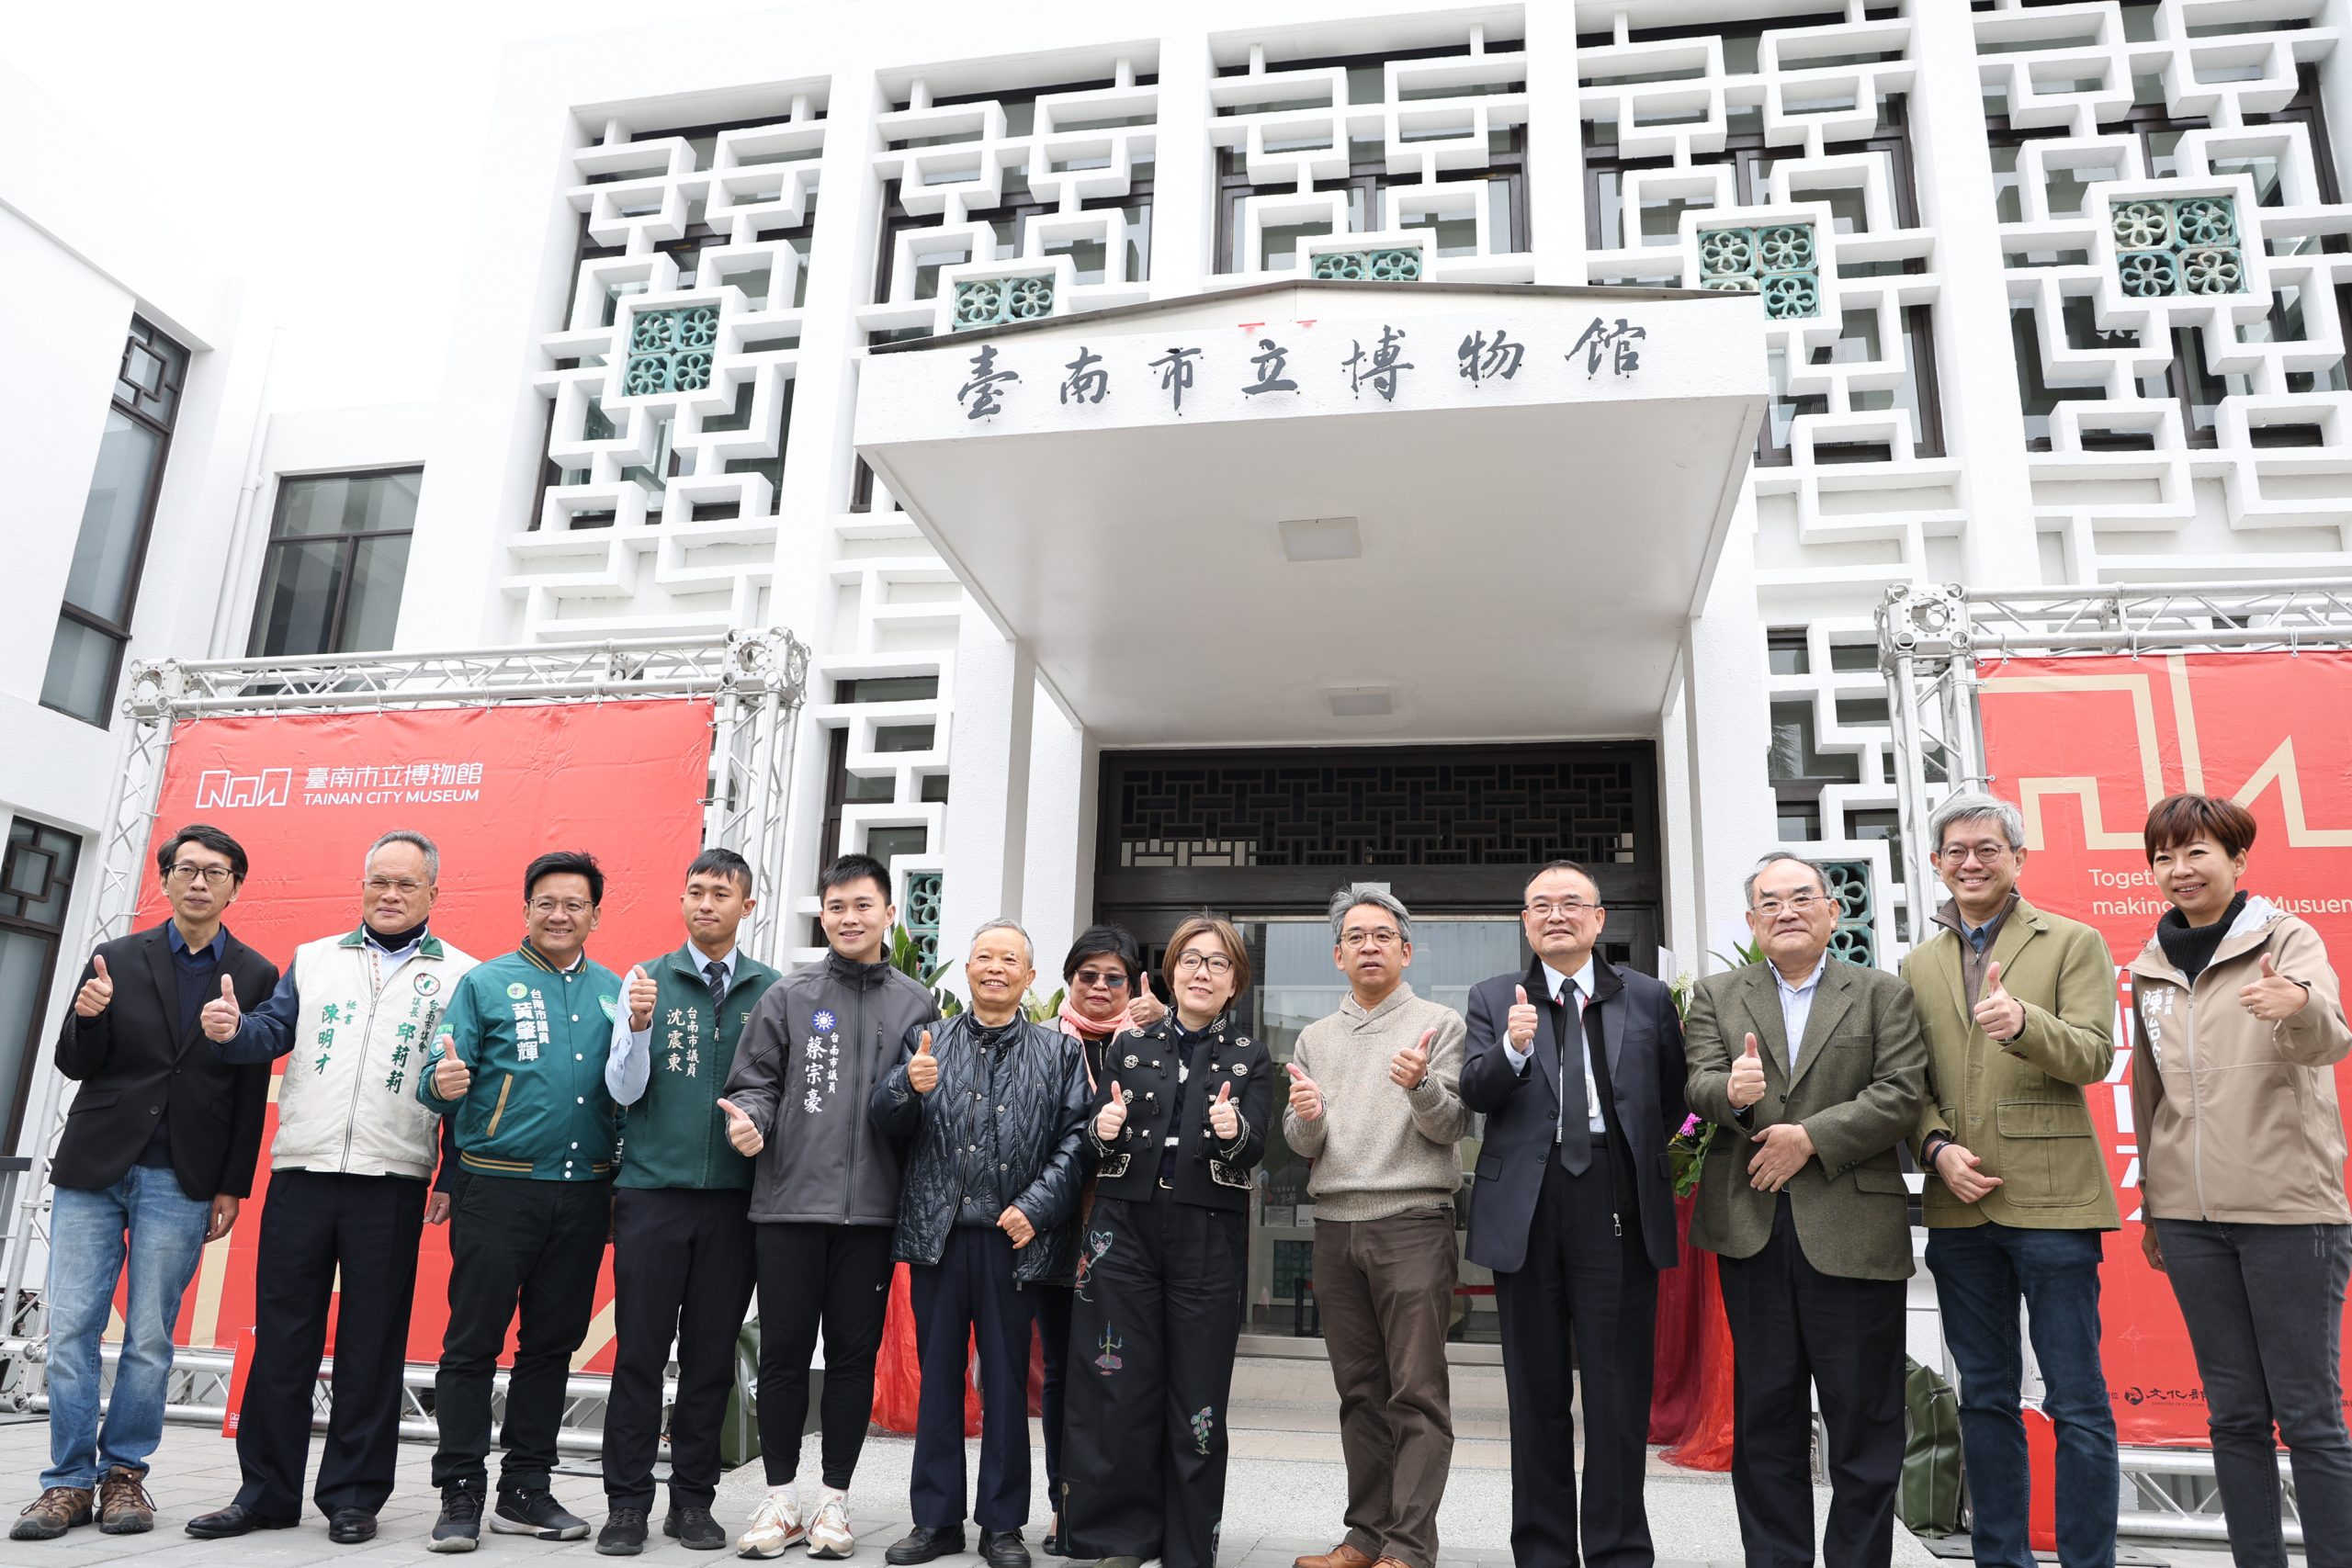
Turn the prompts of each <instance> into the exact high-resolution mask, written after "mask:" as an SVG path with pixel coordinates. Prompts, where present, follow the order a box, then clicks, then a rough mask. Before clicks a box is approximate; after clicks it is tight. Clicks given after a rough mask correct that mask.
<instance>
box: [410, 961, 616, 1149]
mask: <svg viewBox="0 0 2352 1568" xmlns="http://www.w3.org/2000/svg"><path fill="white" fill-rule="evenodd" d="M620 995H621V982H620V976H617V975H616V974H614V973H613V972H612V971H611V970H609V969H607V968H605V966H604V965H603V964H598V963H596V962H594V960H592V959H590V958H588V957H587V956H586V955H584V954H582V955H581V956H580V957H579V958H578V959H576V960H575V961H574V962H573V964H571V967H569V968H563V969H559V968H557V967H556V966H555V965H554V964H550V963H548V960H547V959H546V958H545V957H544V956H542V955H541V954H540V953H539V952H538V951H537V949H536V948H534V947H533V946H532V945H531V944H530V943H529V942H525V943H524V944H523V945H522V946H521V947H519V948H517V949H516V950H515V952H513V953H507V954H505V955H504V956H503V957H499V958H493V959H491V960H489V961H488V962H486V963H483V964H477V965H475V966H474V967H473V968H472V969H469V970H468V971H467V972H466V974H465V976H463V977H462V978H460V979H459V980H458V983H457V985H456V986H455V987H453V988H452V990H451V992H450V996H449V1007H448V1010H447V1011H446V1012H445V1013H443V1014H442V1016H441V1027H440V1030H439V1032H437V1033H436V1034H435V1037H434V1041H433V1049H432V1050H431V1051H430V1052H428V1053H427V1054H426V1057H425V1070H424V1072H421V1073H419V1074H418V1075H417V1076H416V1098H417V1099H418V1100H420V1101H422V1102H423V1103H424V1105H426V1106H428V1107H430V1108H431V1109H433V1110H434V1111H439V1112H441V1113H443V1114H444V1115H450V1114H454V1115H455V1117H456V1133H457V1141H458V1165H460V1166H461V1167H463V1168H465V1169H467V1170H469V1171H474V1172H481V1173H486V1174H489V1175H492V1176H519V1177H529V1178H531V1179H535V1180H540V1181H601V1180H603V1179H606V1178H607V1177H609V1176H611V1175H612V1172H613V1161H614V1154H615V1150H616V1146H617V1145H618V1143H619V1134H620V1119H619V1116H618V1114H617V1112H616V1109H615V1107H614V1104H613V1099H612V1096H611V1094H610V1093H609V1092H608V1091H607V1090H606V1089H605V1055H606V1053H607V1051H608V1049H609V1046H610V1043H611V1041H612V1032H613V1021H614V1020H615V1019H616V1018H618V1017H619V1016H620V1011H621V1008H620ZM452 1053H454V1054H455V1055H457V1056H458V1058H459V1059H461V1060H462V1061H464V1063H465V1064H466V1066H467V1068H468V1070H469V1071H470V1072H471V1073H472V1075H473V1081H472V1084H471V1085H470V1087H469V1089H468V1090H467V1092H466V1093H465V1094H464V1096H463V1097H461V1098H459V1099H458V1100H444V1099H442V1098H441V1096H440V1095H439V1094H438V1093H437V1092H435V1088H434V1082H433V1077H434V1075H433V1069H434V1068H435V1066H439V1064H440V1062H441V1059H442V1057H443V1056H445V1055H450V1054H452Z"/></svg>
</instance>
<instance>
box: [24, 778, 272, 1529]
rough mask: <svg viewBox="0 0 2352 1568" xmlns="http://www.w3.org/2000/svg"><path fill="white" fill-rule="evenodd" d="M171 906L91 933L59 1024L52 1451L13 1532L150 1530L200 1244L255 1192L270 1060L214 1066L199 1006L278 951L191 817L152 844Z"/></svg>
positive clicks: (220, 853) (259, 973)
mask: <svg viewBox="0 0 2352 1568" xmlns="http://www.w3.org/2000/svg"><path fill="white" fill-rule="evenodd" d="M155 869H156V871H157V873H158V874H160V875H161V876H162V878H163V884H164V898H165V899H166V900H167V901H168V902H169V903H170V905H171V908H172V918H171V919H168V920H166V921H164V923H163V924H162V925H159V926H156V927H154V928H153V929H152V930H149V931H134V932H133V933H131V934H130V936H127V937H122V938H119V939H118V940H117V941H114V942H102V943H100V944H99V946H98V950H97V952H96V953H95V954H93V955H92V957H91V959H90V965H89V967H88V968H87V969H85V970H84V971H83V976H82V988H81V990H80V991H79V992H78V993H77V994H76V995H75V997H74V1007H73V1010H72V1011H71V1012H69V1013H68V1014H67V1016H66V1019H65V1026H64V1028H63V1029H62V1031H60V1032H59V1034H58V1037H57V1070H58V1071H59V1072H61V1073H63V1074H64V1075H65V1076H66V1077H69V1078H73V1079H74V1080H75V1081H77V1082H78V1083H80V1084H81V1086H82V1088H81V1092H80V1093H78V1094H77V1095H75V1096H74V1105H73V1108H72V1109H71V1110H70V1111H68V1112H67V1113H66V1118H65V1133H64V1135H63V1136H62V1138H60V1139H59V1140H58V1145H57V1155H56V1158H55V1159H54V1160H53V1161H52V1162H51V1170H50V1175H51V1181H52V1182H53V1183H54V1184H55V1186H56V1190H57V1191H56V1197H55V1200H54V1204H53V1207H52V1210H51V1220H50V1242H49V1402H50V1403H49V1453H50V1467H49V1469H48V1470H46V1471H44V1472H42V1474H41V1480H40V1484H41V1494H40V1497H38V1498H37V1499H35V1500H34V1501H33V1503H32V1504H31V1505H29V1506H28V1507H26V1509H25V1510H24V1512H23V1513H22V1514H20V1515H19V1516H17V1523H16V1526H15V1528H14V1529H11V1530H10V1532H9V1534H10V1536H11V1538H12V1539H14V1540H49V1539H51V1538H52V1537H55V1536H61V1535H63V1534H64V1533H65V1532H66V1531H67V1530H69V1529H73V1528H74V1526H76V1525H85V1524H88V1523H89V1522H90V1519H91V1517H92V1513H93V1509H92V1493H93V1492H94V1491H95V1492H96V1494H97V1497H96V1517H97V1520H98V1528H99V1529H102V1530H104V1531H105V1532H106V1533H107V1534H108V1535H134V1534H138V1533H140V1532H141V1531H144V1530H149V1529H153V1528H154V1525H155V1505H154V1503H153V1500H152V1499H151V1498H150V1497H149V1496H148V1495H147V1488H146V1478H147V1460H148V1456H149V1455H150V1454H152V1453H153V1452H154V1451H155V1444H156V1443H157V1441H158V1440H159V1439H160V1438H162V1436H163V1428H164V1383H165V1382H166V1380H167V1379H168V1378H169V1376H170V1373H171V1370H172V1325H173V1324H174V1323H175V1321H177V1319H178V1317H179V1311H180V1298H181V1297H182V1296H183V1295H185V1294H186V1293H187V1286H188V1281H189V1280H191V1279H192V1278H194V1277H195V1274H196V1267H197V1261H198V1258H200V1257H201V1256H202V1254H203V1251H204V1247H205V1244H206V1243H208V1242H211V1241H217V1240H219V1239H220V1237H222V1236H224V1235H228V1234H229V1227H230V1226H232V1225H233V1224H236V1222H237V1207H238V1203H239V1201H241V1200H243V1198H244V1197H245V1196H246V1195H247V1194H249V1193H250V1192H252V1190H253V1179H254V1159H255V1157H256V1156H259V1155H260V1153H261V1133H262V1113H263V1110H264V1107H265V1105H266V1101H267V1100H268V1098H269V1067H268V1066H267V1064H266V1063H265V1064H257V1065H254V1066H242V1067H231V1066H222V1065H221V1063H220V1061H219V1060H218V1059H216V1058H215V1056H214V1055H213V1053H212V1050H211V1048H210V1047H209V1046H208V1045H207V1044H206V1043H204V1040H203V1038H202V1031H201V1030H200V1028H199V1027H198V1018H199V1015H200V1014H201V1013H202V1010H203V1008H204V1004H205V1003H206V1002H207V1001H209V1000H212V999H215V998H220V997H224V996H226V997H232V998H235V1000H236V1002H237V1005H238V1006H239V1007H241V1008H244V1009H252V1008H257V1007H259V1006H260V1005H261V1004H262V1003H263V1002H265V1001H266V1000H268V999H269V994H270V992H271V991H272V990H273V989H274V988H276V987H277V965H275V964H271V963H270V962H269V961H268V960H267V959H266V958H264V957H263V956H262V955H261V954H259V953H255V952H254V951H253V950H252V949H251V948H249V947H247V946H245V945H244V943H243V942H239V941H238V940H237V939H236V938H235V937H233V936H231V935H230V934H229V932H228V930H227V929H226V928H225V927H223V926H222V925H221V923H220V919H221V916H222V915H224V914H226V913H227V912H228V908H229V906H230V905H231V904H232V903H234V902H235V901H236V897H237V893H238V890H239V889H240V888H242V887H243V886H244V881H245V869H246V863H245V852H244V850H243V847H241V846H240V845H239V844H238V842H237V840H234V839H232V838H231V837H229V835H228V834H226V833H224V832H222V831H220V829H218V828H210V827H206V826H204V825H203V824H201V823H192V824H190V825H189V826H187V827H186V828H183V829H180V830H179V831H178V832H176V833H175V834H173V835H172V837H171V840H170V841H169V842H167V843H165V844H164V847H163V848H162V849H161V850H159V851H157V852H156V855H155ZM126 1265H127V1266H128V1269H129V1272H130V1295H129V1298H128V1301H127V1304H126V1308H125V1311H124V1314H123V1339H122V1359H121V1361H120V1363H119V1366H118V1367H117V1369H116V1372H115V1381H114V1390H113V1394H112V1397H111V1398H109V1399H108V1400H107V1407H106V1424H105V1426H104V1427H100V1426H99V1423H98V1367H99V1362H98V1336H99V1335H100V1334H101V1333H102V1332H103V1331H104V1330H105V1328H106V1326H107V1314H108V1312H109V1311H110V1310H111V1308H112V1306H113V1304H114V1290H115V1282H116V1280H119V1278H120V1277H121V1276H122V1274H123V1272H124V1269H125V1268H126Z"/></svg>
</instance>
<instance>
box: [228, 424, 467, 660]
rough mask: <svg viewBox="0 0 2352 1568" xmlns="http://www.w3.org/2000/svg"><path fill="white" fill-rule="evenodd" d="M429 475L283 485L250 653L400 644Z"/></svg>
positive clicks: (329, 478) (409, 471)
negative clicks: (411, 553) (413, 544)
mask: <svg viewBox="0 0 2352 1568" xmlns="http://www.w3.org/2000/svg"><path fill="white" fill-rule="evenodd" d="M423 481H424V469H422V468H402V469H399V470H397V471H394V472H390V473H375V474H323V475H318V476H313V477H307V478H302V479H281V480H280V481H279V482H278V486H277V517H276V520H275V521H274V522H273V523H272V525H271V526H270V542H269V553H268V555H267V557H266V558H265V559H264V561H263V564H262V573H261V596H260V599H259V600H258V602H257V603H256V604H255V605H254V625H253V632H252V634H251V636H250V637H248V638H247V640H246V648H245V651H246V652H247V653H249V654H253V655H257V656H263V657H293V656H299V655H302V654H313V653H359V652H366V651H368V650H371V649H386V648H390V647H391V646H392V632H393V628H394V627H395V626H397V625H398V623H399V621H400V614H401V586H402V584H403V583H404V582H405V581H406V579H407V576H408V547H409V539H410V536H412V534H413V532H414V530H415V528H416V496H417V490H418V487H419V486H420V485H421V484H422V483H423Z"/></svg>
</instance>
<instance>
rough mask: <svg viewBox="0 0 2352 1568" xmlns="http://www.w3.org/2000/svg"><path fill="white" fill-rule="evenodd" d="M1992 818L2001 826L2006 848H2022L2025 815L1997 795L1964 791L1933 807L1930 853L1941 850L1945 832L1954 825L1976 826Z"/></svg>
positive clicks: (1929, 839)
mask: <svg viewBox="0 0 2352 1568" xmlns="http://www.w3.org/2000/svg"><path fill="white" fill-rule="evenodd" d="M1988 817H1989V818H1992V819H1993V820H1994V821H1996V822H1998V823H1999V824H2000V825H2001V836H2002V837H2003V838H2005V839H2007V840H2008V841H2009V848H2011V849H2013V850H2021V849H2023V848H2025V813H2023V812H2021V811H2019V810H2018V808H2017V807H2014V806H2011V805H2010V804H2009V803H2008V802H2007V801H2006V800H2003V799H2002V798H2001V797H2000V796H1998V795H1986V794H1985V792H1984V791H1982V790H1973V789H1964V790H1962V791H1961V792H1960V793H1959V794H1957V795H1953V796H1951V798H1950V799H1948V800H1946V801H1945V802H1944V803H1943V804H1942V805H1941V806H1939V807H1936V814H1935V815H1934V816H1932V817H1930V818H1928V847H1929V848H1930V849H1935V850H1940V849H1942V848H1943V847H1944V829H1947V828H1949V827H1951V825H1952V824H1953V823H1955V822H1977V821H1982V820H1984V819H1985V818H1988Z"/></svg>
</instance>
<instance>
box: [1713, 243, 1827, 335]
mask: <svg viewBox="0 0 2352 1568" xmlns="http://www.w3.org/2000/svg"><path fill="white" fill-rule="evenodd" d="M1699 287H1700V288H1715V289H1723V290H1727V291H1730V292H1733V293H1739V294H1761V295H1762V296H1763V297H1764V313H1765V314H1766V315H1767V316H1770V317H1771V318H1772V319H1773V320H1775V321H1785V320H1788V319H1791V318H1792V317H1797V316H1817V315H1819V314H1821V264H1820V261H1819V258H1818V257H1817V256H1816V255H1815V252H1814V248H1813V225H1812V224H1810V223H1774V224H1770V225H1769V226H1767V227H1764V228H1760V229H1702V230H1700V231H1699Z"/></svg>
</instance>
